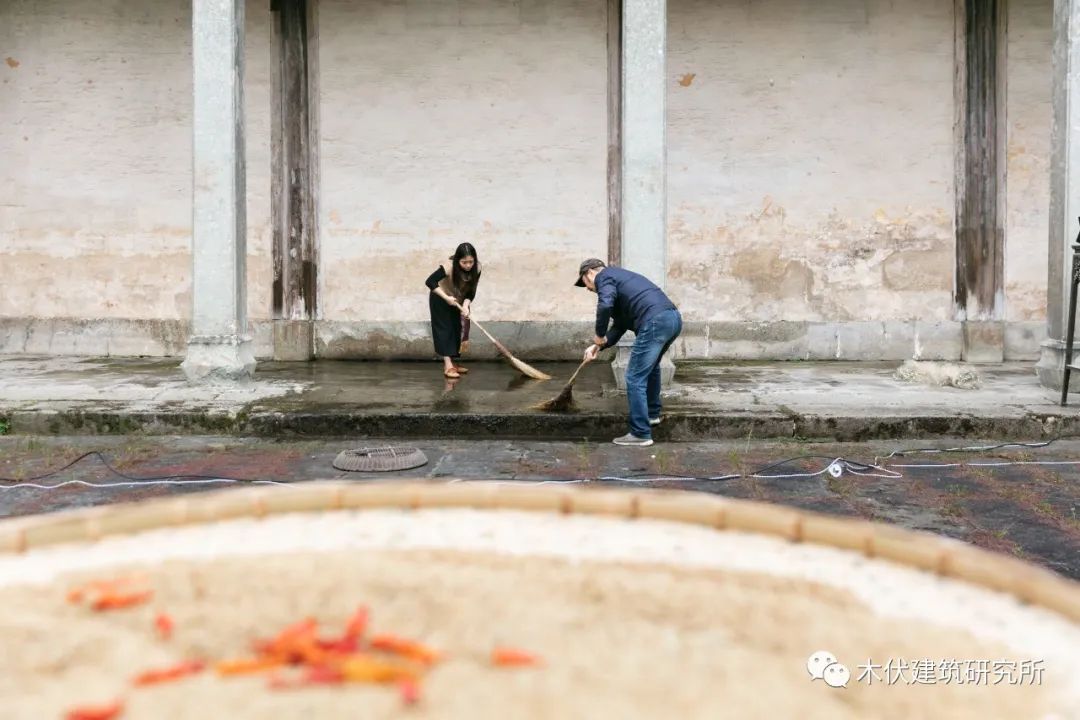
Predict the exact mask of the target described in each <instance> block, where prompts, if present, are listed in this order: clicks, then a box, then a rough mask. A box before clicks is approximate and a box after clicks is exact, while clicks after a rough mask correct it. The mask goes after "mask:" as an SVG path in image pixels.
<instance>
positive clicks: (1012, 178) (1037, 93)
mask: <svg viewBox="0 0 1080 720" xmlns="http://www.w3.org/2000/svg"><path fill="white" fill-rule="evenodd" d="M1053 5H1054V3H1053V0H1009V3H1008V7H1009V45H1008V79H1007V82H1008V101H1007V102H1008V105H1007V109H1006V112H1007V115H1008V123H1009V124H1008V165H1007V180H1006V182H1007V184H1008V185H1007V190H1006V192H1007V197H1008V208H1007V212H1006V216H1005V217H1006V223H1007V224H1006V230H1005V315H1006V318H1007V319H1009V320H1013V321H1025V320H1032V321H1034V320H1040V321H1041V320H1044V319H1045V317H1046V252H1047V237H1048V233H1049V227H1048V217H1049V208H1050V46H1051V42H1052V39H1053V29H1052V14H1053Z"/></svg>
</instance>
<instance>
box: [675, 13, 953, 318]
mask: <svg viewBox="0 0 1080 720" xmlns="http://www.w3.org/2000/svg"><path fill="white" fill-rule="evenodd" d="M669 17H670V19H669V36H668V48H669V53H670V56H669V61H668V71H669V74H670V75H671V82H670V86H669V93H668V107H669V110H668V112H669V116H668V117H669V127H668V143H669V146H668V147H669V149H668V162H669V181H668V188H669V217H668V222H669V230H668V238H669V248H670V255H669V274H670V277H669V281H668V286H669V288H670V289H671V292H672V294H673V296H674V297H675V298H676V299H677V302H680V303H681V304H682V306H683V307H685V308H686V309H687V310H688V313H687V314H688V316H689V317H690V318H691V319H695V320H835V321H841V322H842V321H853V320H883V319H915V318H918V319H923V320H946V319H950V316H951V292H952V284H953V279H952V274H953V264H954V262H953V246H954V240H953V214H954V212H953V206H954V202H953V5H952V3H951V2H942V1H941V0H905V1H904V2H893V1H891V0H818V1H817V2H803V1H802V0H753V1H752V2H715V1H714V0H669Z"/></svg>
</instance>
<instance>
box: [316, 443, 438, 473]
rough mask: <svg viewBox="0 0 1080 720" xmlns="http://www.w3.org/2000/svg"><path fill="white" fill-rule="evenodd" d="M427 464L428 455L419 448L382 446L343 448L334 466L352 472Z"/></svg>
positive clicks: (391, 469)
mask: <svg viewBox="0 0 1080 720" xmlns="http://www.w3.org/2000/svg"><path fill="white" fill-rule="evenodd" d="M426 464H427V456H426V455H424V453H422V452H420V450H418V449H417V448H410V447H380V448H361V449H359V450H342V451H341V452H339V453H338V456H337V457H336V458H334V467H336V468H337V469H338V470H348V471H350V472H392V471H394V470H409V469H411V468H417V467H420V466H421V465H426Z"/></svg>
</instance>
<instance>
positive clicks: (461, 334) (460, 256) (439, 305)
mask: <svg viewBox="0 0 1080 720" xmlns="http://www.w3.org/2000/svg"><path fill="white" fill-rule="evenodd" d="M479 281H480V260H479V259H478V258H477V257H476V248H474V247H473V246H472V245H470V244H469V243H461V244H460V245H458V247H457V250H455V251H454V256H453V257H451V258H450V259H449V260H448V261H446V262H444V263H442V264H441V265H439V267H438V268H437V269H436V270H435V272H433V273H431V275H430V276H429V277H428V279H427V282H426V283H425V284H426V285H427V286H428V289H429V290H431V293H430V294H429V295H428V307H429V308H430V310H431V339H432V340H433V341H434V343H435V353H436V354H437V355H439V356H441V357H442V359H443V375H445V376H446V377H448V378H459V377H461V376H462V374H464V373H467V372H468V370H467V369H466V368H463V367H461V366H460V365H458V364H457V363H456V362H455V360H457V359H458V358H459V357H461V343H462V340H464V341H465V342H468V340H469V306H470V305H472V301H473V300H474V299H475V298H476V285H477V283H478V282H479Z"/></svg>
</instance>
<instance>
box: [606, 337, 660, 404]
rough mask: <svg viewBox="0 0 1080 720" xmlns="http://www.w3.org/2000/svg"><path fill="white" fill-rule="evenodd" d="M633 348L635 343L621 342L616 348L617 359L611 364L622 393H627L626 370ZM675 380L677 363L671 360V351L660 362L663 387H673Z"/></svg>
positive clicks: (616, 382)
mask: <svg viewBox="0 0 1080 720" xmlns="http://www.w3.org/2000/svg"><path fill="white" fill-rule="evenodd" d="M633 347H634V343H633V341H631V342H620V343H619V344H618V345H616V346H615V348H616V349H615V359H614V360H613V361H612V362H611V371H612V372H614V373H615V384H616V385H617V386H618V387H619V390H620V391H622V392H626V368H627V366H628V365H629V364H630V351H631V350H632V349H633ZM674 378H675V363H674V362H672V360H671V351H670V350H669V351H668V352H667V353H666V354H665V355H664V357H663V358H662V359H661V360H660V385H661V387H666V386H669V385H671V381H672V380H673V379H674Z"/></svg>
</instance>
